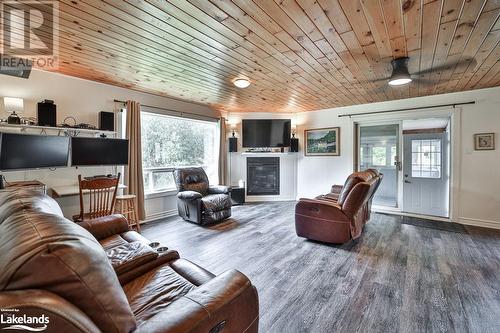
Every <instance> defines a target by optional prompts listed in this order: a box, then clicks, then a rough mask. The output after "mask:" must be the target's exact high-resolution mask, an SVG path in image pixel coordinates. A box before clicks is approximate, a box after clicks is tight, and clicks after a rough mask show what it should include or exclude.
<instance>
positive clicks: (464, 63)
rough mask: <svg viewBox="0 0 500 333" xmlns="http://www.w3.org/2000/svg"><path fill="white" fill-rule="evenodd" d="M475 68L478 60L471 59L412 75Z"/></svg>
mask: <svg viewBox="0 0 500 333" xmlns="http://www.w3.org/2000/svg"><path fill="white" fill-rule="evenodd" d="M470 65H472V66H475V65H476V59H474V58H469V59H464V60H462V61H459V62H456V63H449V64H443V65H441V66H436V67H432V68H428V69H424V70H421V71H420V72H415V73H413V74H412V75H423V74H429V73H431V72H440V71H444V70H447V69H450V68H455V67H461V66H466V67H468V66H470Z"/></svg>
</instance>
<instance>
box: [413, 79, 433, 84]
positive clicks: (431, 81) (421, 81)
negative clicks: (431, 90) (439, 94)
mask: <svg viewBox="0 0 500 333" xmlns="http://www.w3.org/2000/svg"><path fill="white" fill-rule="evenodd" d="M413 82H415V83H419V84H435V83H436V81H435V80H426V79H419V78H415V79H413Z"/></svg>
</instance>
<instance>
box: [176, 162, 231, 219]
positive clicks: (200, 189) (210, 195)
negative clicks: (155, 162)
mask: <svg viewBox="0 0 500 333" xmlns="http://www.w3.org/2000/svg"><path fill="white" fill-rule="evenodd" d="M174 180H175V185H176V186H177V190H178V191H179V193H178V194H177V208H178V210H179V215H180V216H181V217H182V218H183V219H184V220H186V221H190V222H194V223H198V224H201V225H205V224H210V223H214V222H218V221H222V220H224V219H227V218H228V217H230V216H231V205H232V204H231V198H230V197H229V188H228V187H227V186H210V185H209V183H208V177H207V174H206V173H205V170H203V168H181V169H176V170H175V171H174Z"/></svg>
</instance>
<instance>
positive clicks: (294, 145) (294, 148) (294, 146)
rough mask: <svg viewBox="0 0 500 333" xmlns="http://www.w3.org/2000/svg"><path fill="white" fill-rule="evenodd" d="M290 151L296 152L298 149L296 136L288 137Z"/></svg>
mask: <svg viewBox="0 0 500 333" xmlns="http://www.w3.org/2000/svg"><path fill="white" fill-rule="evenodd" d="M290 151H291V152H292V153H296V152H298V151H299V139H297V138H291V139H290Z"/></svg>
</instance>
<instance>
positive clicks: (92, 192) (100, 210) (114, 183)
mask: <svg viewBox="0 0 500 333" xmlns="http://www.w3.org/2000/svg"><path fill="white" fill-rule="evenodd" d="M119 183H120V173H118V175H117V176H113V177H94V178H87V179H82V175H78V184H79V187H80V216H79V218H78V220H80V221H84V220H89V219H95V218H98V217H102V216H108V215H112V214H113V212H114V209H115V202H116V193H117V191H118V184H119ZM87 193H88V194H89V207H88V210H87V211H85V206H84V199H83V195H84V194H87Z"/></svg>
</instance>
